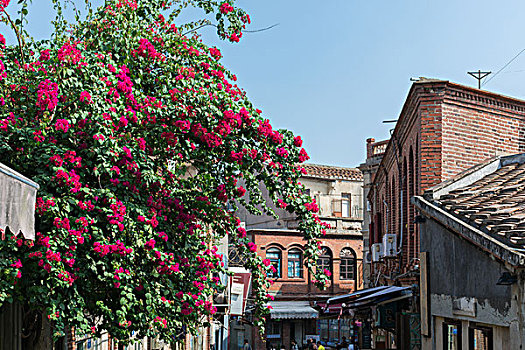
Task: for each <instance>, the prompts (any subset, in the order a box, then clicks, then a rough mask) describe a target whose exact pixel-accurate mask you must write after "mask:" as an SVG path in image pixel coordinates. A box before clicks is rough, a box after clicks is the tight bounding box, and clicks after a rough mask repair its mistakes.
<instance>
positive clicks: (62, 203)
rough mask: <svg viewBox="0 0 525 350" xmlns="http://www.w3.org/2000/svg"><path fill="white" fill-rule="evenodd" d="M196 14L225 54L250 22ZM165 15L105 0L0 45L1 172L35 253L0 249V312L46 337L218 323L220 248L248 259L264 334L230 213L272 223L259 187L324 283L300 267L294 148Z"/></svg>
mask: <svg viewBox="0 0 525 350" xmlns="http://www.w3.org/2000/svg"><path fill="white" fill-rule="evenodd" d="M8 3H9V1H7V0H4V1H3V2H0V9H1V10H3V7H5V6H7V5H8ZM55 3H56V2H55ZM190 3H192V4H193V3H194V2H193V1H190ZM195 5H197V6H200V7H202V8H203V9H204V10H205V11H206V12H208V13H210V12H215V13H216V14H217V20H218V24H217V27H218V33H219V36H221V37H223V38H226V39H229V40H231V41H234V42H235V41H238V40H239V39H240V37H241V36H242V29H243V28H244V26H245V24H247V23H249V22H250V19H249V16H248V15H247V14H246V13H244V11H242V10H241V9H239V8H237V7H235V4H234V2H233V1H228V2H215V1H198V2H195ZM172 10H173V1H160V0H137V1H132V0H107V1H106V2H105V4H104V6H102V7H101V8H99V9H97V10H96V11H95V12H93V13H92V14H91V15H90V16H88V18H87V19H86V20H83V21H79V22H78V23H77V24H75V25H74V26H72V27H71V28H70V30H69V31H63V32H62V31H60V32H57V33H55V35H54V36H53V38H52V39H51V40H48V41H42V42H39V41H33V40H23V41H22V40H20V41H19V42H20V43H22V42H23V43H24V44H23V46H21V45H20V44H19V45H15V46H5V44H4V40H3V36H0V39H2V40H0V104H1V105H2V108H1V109H0V152H1V153H2V162H3V163H6V164H7V165H8V166H10V167H12V168H14V169H15V170H17V171H19V172H21V173H23V174H24V175H26V176H28V177H30V178H32V179H33V180H34V181H36V182H37V183H39V185H40V190H39V192H38V198H37V204H36V215H37V220H36V222H37V224H36V230H37V238H36V239H35V241H34V242H33V241H26V240H24V239H21V238H19V237H14V236H13V237H12V238H10V237H9V236H10V235H9V234H8V235H7V237H6V239H5V240H0V274H2V278H1V279H0V304H2V303H3V302H10V301H13V300H14V299H18V300H21V301H23V302H25V303H28V304H29V305H30V306H31V307H32V308H34V309H41V310H44V311H45V312H46V314H47V316H48V318H49V319H50V320H51V321H52V322H53V323H54V327H55V329H57V330H64V329H65V327H66V325H67V326H73V327H75V328H76V332H77V333H95V334H100V332H102V331H103V330H106V331H108V332H109V333H110V334H111V335H112V336H113V337H115V338H117V339H120V340H123V341H126V340H127V339H129V338H130V337H131V334H132V332H135V333H138V334H140V335H141V336H148V335H155V336H157V335H158V336H160V337H161V338H163V339H165V340H168V341H170V340H171V339H173V337H177V336H180V334H181V331H182V330H184V329H185V330H188V331H195V330H196V329H197V327H198V326H199V325H200V324H201V322H202V315H210V316H211V315H213V314H214V313H215V312H216V308H215V307H214V306H213V303H212V298H213V295H215V294H216V293H217V292H220V291H221V290H222V289H223V288H224V286H222V285H221V283H220V280H219V279H218V278H217V274H218V273H220V272H224V264H223V256H222V255H221V254H220V253H219V251H218V248H217V247H216V242H218V241H219V240H220V239H221V238H222V237H224V236H225V235H228V236H229V238H230V241H231V242H233V244H235V245H236V246H237V248H238V250H239V251H240V252H241V254H244V255H245V256H246V257H247V258H248V259H247V263H246V268H248V269H250V270H251V271H252V273H253V281H254V282H253V286H254V291H253V294H254V296H255V299H256V309H255V316H256V322H257V324H258V325H260V326H262V325H263V324H264V317H265V315H266V313H267V309H266V308H265V303H267V301H268V300H270V298H271V297H270V296H269V295H268V293H267V288H268V287H269V281H268V280H267V278H266V277H267V274H268V273H269V272H271V269H272V268H273V267H272V265H271V264H269V263H268V261H263V260H262V259H261V258H260V257H258V256H257V255H256V251H257V247H256V246H255V245H254V244H253V243H252V242H251V241H249V239H248V237H247V236H246V231H245V230H244V229H243V228H242V227H241V226H240V221H239V219H238V218H236V217H235V212H234V211H233V212H232V211H231V210H229V209H231V208H234V209H235V208H236V207H237V206H238V205H243V206H245V207H246V208H247V209H248V210H249V211H251V212H252V213H261V212H265V213H269V214H273V212H272V210H271V209H270V206H269V205H268V204H270V203H266V202H265V201H264V199H263V197H262V192H261V188H260V184H263V185H264V187H265V188H266V189H267V190H268V192H269V193H270V195H271V198H272V199H273V201H274V203H275V204H276V205H278V206H279V207H280V208H286V209H287V210H289V211H290V212H292V213H295V214H296V215H297V217H298V221H299V222H300V225H299V226H300V227H299V228H300V230H301V231H303V232H304V235H305V238H306V239H307V241H308V244H307V248H306V250H305V260H306V263H307V265H308V266H309V267H310V268H311V270H312V273H313V274H314V276H315V280H316V281H317V283H318V284H319V285H323V284H324V283H325V282H326V281H327V280H328V279H327V276H326V274H324V273H323V272H322V271H316V269H315V268H314V265H315V261H316V257H317V256H318V254H319V248H318V244H317V237H319V236H320V235H321V233H322V230H323V229H322V225H320V220H319V218H318V217H317V216H316V214H315V212H316V211H317V205H316V204H315V203H313V202H312V200H311V198H310V197H308V196H306V195H305V194H304V193H303V190H302V186H301V185H300V184H299V182H298V179H299V177H300V176H301V175H302V173H303V171H304V170H303V169H302V168H301V166H300V165H298V164H300V163H301V162H304V161H306V160H307V159H308V155H307V153H306V151H305V150H304V149H303V148H301V147H302V140H301V138H300V137H298V136H294V135H293V134H292V132H290V131H287V130H274V129H273V128H272V126H271V124H270V123H269V121H268V120H267V119H265V118H264V117H263V115H262V112H261V111H260V110H258V109H255V108H254V107H253V106H252V104H251V103H250V101H248V99H247V98H246V95H245V93H244V91H242V90H241V89H240V88H239V87H238V86H237V85H236V84H235V76H234V75H233V74H231V73H230V72H229V71H228V70H227V69H226V68H225V67H224V66H222V65H221V63H220V59H221V57H222V55H221V53H220V51H219V50H218V49H217V48H209V47H207V46H206V45H205V44H203V43H202V42H201V41H200V39H199V37H198V36H197V35H196V34H195V33H192V34H191V36H186V35H184V34H183V30H182V28H181V27H179V26H177V25H175V24H174V22H173V20H174V16H172V15H170V16H169V18H168V19H166V18H165V17H164V16H165V14H166V12H169V11H172ZM1 13H3V15H2V16H4V15H7V14H6V12H5V11H3V12H1ZM173 13H176V11H174V12H173ZM57 23H59V24H58V25H60V23H61V22H60V21H57ZM17 33H18V31H17ZM57 334H60V332H58V333H57Z"/></svg>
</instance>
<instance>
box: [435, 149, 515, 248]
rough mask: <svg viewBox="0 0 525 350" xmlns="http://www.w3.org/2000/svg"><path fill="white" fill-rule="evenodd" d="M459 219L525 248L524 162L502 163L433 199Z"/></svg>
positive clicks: (506, 241) (504, 240)
mask: <svg viewBox="0 0 525 350" xmlns="http://www.w3.org/2000/svg"><path fill="white" fill-rule="evenodd" d="M434 201H435V203H436V204H438V205H439V206H440V207H442V208H443V209H445V210H447V211H448V212H450V213H451V214H453V215H454V216H456V217H457V218H459V219H461V220H462V221H465V222H467V223H468V224H470V225H472V226H475V227H477V228H478V229H480V230H482V231H484V232H486V233H488V234H491V235H492V236H494V237H496V238H498V239H499V240H501V241H503V242H505V243H508V244H510V245H518V246H521V247H522V248H523V247H525V162H523V159H522V157H519V159H518V158H516V159H515V160H514V161H512V160H511V161H510V162H501V164H500V165H499V167H498V168H497V169H495V170H494V171H493V172H490V173H488V174H486V175H485V176H483V177H481V178H480V179H478V180H477V181H474V182H472V183H471V184H467V185H465V186H463V187H461V188H458V189H454V190H451V191H450V192H448V193H446V194H444V195H441V196H439V198H435V199H434Z"/></svg>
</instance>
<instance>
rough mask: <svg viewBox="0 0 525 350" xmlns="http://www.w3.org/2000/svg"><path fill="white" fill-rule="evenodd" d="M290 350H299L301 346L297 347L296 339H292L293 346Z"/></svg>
mask: <svg viewBox="0 0 525 350" xmlns="http://www.w3.org/2000/svg"><path fill="white" fill-rule="evenodd" d="M290 350H299V346H298V345H297V342H296V341H295V339H292V345H291V346H290Z"/></svg>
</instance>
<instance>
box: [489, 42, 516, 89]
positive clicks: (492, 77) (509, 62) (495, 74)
mask: <svg viewBox="0 0 525 350" xmlns="http://www.w3.org/2000/svg"><path fill="white" fill-rule="evenodd" d="M523 52H525V49H522V50H521V51H520V52H519V53H518V54H517V55H516V56H514V57H513V58H512V59H511V60H510V61H508V62H507V63H505V65H504V66H503V67H501V68H500V70H498V71H497V72H496V73H494V75H493V76H491V77H490V78H489V79H487V80H485V81H484V82H483V84H481V86H485V85H486V84H488V83H489V82H490V81H491V80H492V79H494V78H495V77H496V76H497V75H498V74H499V73H500V72H501V71H502V70H504V69H505V68H507V66H508V65H509V64H511V63H512V62H513V61H514V60H515V59H516V58H518V57H519V56H520V55H521V54H522V53H523Z"/></svg>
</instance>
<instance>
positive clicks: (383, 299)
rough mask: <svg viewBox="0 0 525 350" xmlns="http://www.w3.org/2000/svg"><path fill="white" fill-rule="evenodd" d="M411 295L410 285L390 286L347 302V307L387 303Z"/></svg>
mask: <svg viewBox="0 0 525 350" xmlns="http://www.w3.org/2000/svg"><path fill="white" fill-rule="evenodd" d="M411 296H412V287H397V286H390V287H387V288H384V289H382V290H380V291H377V292H375V293H372V294H369V295H366V296H363V297H361V298H358V299H356V300H355V301H353V302H351V303H349V305H348V306H349V307H359V306H363V305H368V304H375V305H380V304H387V303H389V302H394V301H397V300H401V299H406V298H409V297H411Z"/></svg>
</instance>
